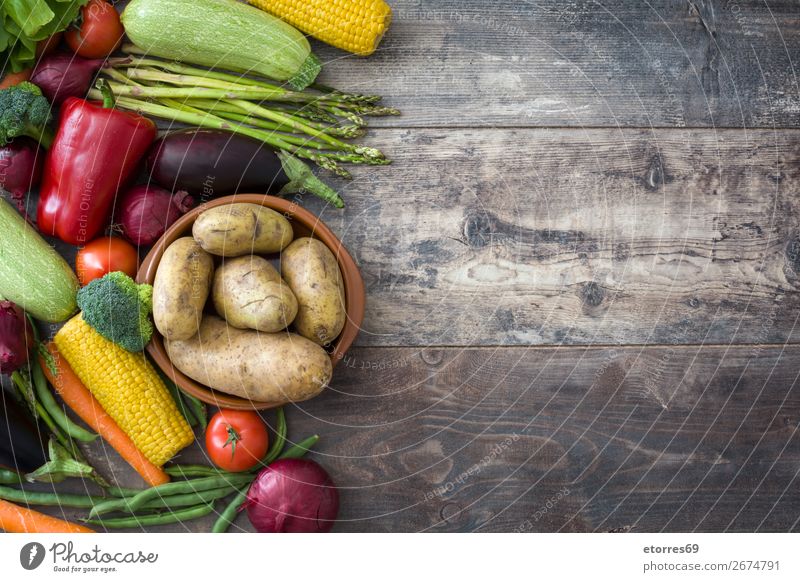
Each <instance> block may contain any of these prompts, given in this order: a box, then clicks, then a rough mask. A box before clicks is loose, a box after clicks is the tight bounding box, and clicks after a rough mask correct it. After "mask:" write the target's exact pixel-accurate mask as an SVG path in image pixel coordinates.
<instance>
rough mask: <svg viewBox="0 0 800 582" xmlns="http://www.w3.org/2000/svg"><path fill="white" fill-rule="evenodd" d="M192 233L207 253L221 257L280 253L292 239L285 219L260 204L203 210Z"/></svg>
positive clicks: (289, 226)
mask: <svg viewBox="0 0 800 582" xmlns="http://www.w3.org/2000/svg"><path fill="white" fill-rule="evenodd" d="M192 236H194V240H196V241H197V242H198V243H199V244H200V246H201V247H203V249H205V250H206V252H209V253H211V254H212V255H219V256H222V257H240V256H242V255H253V254H260V253H277V252H278V251H280V250H283V249H284V248H285V247H286V245H288V244H289V243H290V242H292V238H294V233H293V232H292V225H291V224H289V221H288V220H286V218H285V217H284V216H282V215H280V214H278V213H277V212H275V211H274V210H271V209H270V208H265V207H264V206H261V205H259V204H244V203H241V204H226V205H224V206H217V207H215V208H211V209H209V210H206V211H205V212H203V213H201V214H200V216H198V217H197V220H195V222H194V226H193V227H192Z"/></svg>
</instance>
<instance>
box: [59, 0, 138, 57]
mask: <svg viewBox="0 0 800 582" xmlns="http://www.w3.org/2000/svg"><path fill="white" fill-rule="evenodd" d="M123 34H125V29H124V28H122V23H121V22H120V20H119V14H117V11H116V10H114V7H113V6H112V5H111V4H109V3H108V2H106V1H105V0H89V3H88V4H87V5H86V6H84V7H83V8H81V15H80V18H79V19H78V20H77V21H76V22H75V23H74V24H73V25H72V26H71V27H70V28H69V29H68V30H67V32H66V34H65V35H64V38H65V39H66V41H67V44H68V45H69V48H71V49H72V50H73V51H74V52H76V53H77V54H79V55H80V56H82V57H85V58H87V59H102V58H103V57H107V56H108V55H110V54H111V53H113V52H114V51H115V50H117V48H118V47H119V45H120V43H122V35H123Z"/></svg>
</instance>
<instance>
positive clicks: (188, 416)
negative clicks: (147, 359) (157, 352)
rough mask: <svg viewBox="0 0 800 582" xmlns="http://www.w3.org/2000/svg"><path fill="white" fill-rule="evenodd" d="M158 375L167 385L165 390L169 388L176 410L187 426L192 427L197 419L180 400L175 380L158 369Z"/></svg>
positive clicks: (195, 424)
mask: <svg viewBox="0 0 800 582" xmlns="http://www.w3.org/2000/svg"><path fill="white" fill-rule="evenodd" d="M156 368H157V367H156ZM159 376H161V380H162V381H163V382H164V385H165V386H166V387H167V390H169V393H170V396H172V400H173V401H174V402H175V406H177V407H178V410H179V411H180V413H181V416H183V419H184V420H185V421H186V422H188V423H189V426H191V427H192V428H194V427H196V426H197V419H196V418H195V417H194V415H193V414H192V413H191V412H189V408H188V407H187V406H186V404H185V403H184V402H183V400H181V393H180V390H179V389H178V387H177V386H176V385H175V382H173V381H172V380H170V379H169V377H167V375H166V374H164V373H163V372H160V371H159Z"/></svg>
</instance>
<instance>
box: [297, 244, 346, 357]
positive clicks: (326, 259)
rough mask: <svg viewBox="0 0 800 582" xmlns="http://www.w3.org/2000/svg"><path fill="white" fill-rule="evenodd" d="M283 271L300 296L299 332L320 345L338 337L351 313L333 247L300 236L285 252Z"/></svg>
mask: <svg viewBox="0 0 800 582" xmlns="http://www.w3.org/2000/svg"><path fill="white" fill-rule="evenodd" d="M281 274H282V275H283V279H284V280H285V281H286V282H287V283H288V284H289V287H290V288H291V290H292V292H293V293H294V296H295V297H296V298H297V303H298V310H297V317H295V319H294V327H295V329H296V330H297V333H299V334H300V335H302V336H303V337H307V338H308V339H310V340H311V341H313V342H316V343H318V344H320V345H326V344H328V343H330V342H332V341H333V340H334V339H336V336H338V335H339V334H340V333H341V332H342V328H343V327H344V322H345V319H346V317H347V313H346V311H345V302H344V283H343V282H342V273H341V271H339V263H338V262H337V261H336V257H334V256H333V253H332V252H331V251H330V249H329V248H328V247H326V246H325V244H324V243H322V242H320V241H318V240H317V239H314V238H307V237H306V238H299V239H297V240H296V241H294V242H293V243H292V244H290V245H289V246H288V247H286V249H285V250H284V251H283V253H281Z"/></svg>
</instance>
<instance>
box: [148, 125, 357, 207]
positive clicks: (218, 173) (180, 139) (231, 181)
mask: <svg viewBox="0 0 800 582" xmlns="http://www.w3.org/2000/svg"><path fill="white" fill-rule="evenodd" d="M147 170H148V172H150V176H151V177H152V178H153V180H155V181H156V182H157V183H158V184H160V185H161V186H163V187H164V188H167V189H168V190H170V191H172V192H174V191H176V190H186V191H188V192H189V193H190V194H192V195H195V196H198V197H199V198H200V199H201V200H206V199H208V198H212V197H214V196H224V195H227V194H236V193H237V192H265V193H271V194H288V193H291V192H302V191H308V192H311V193H312V194H315V195H316V196H319V197H320V198H322V199H323V200H326V201H328V202H330V203H331V204H333V205H334V206H336V207H337V208H342V207H343V206H344V202H343V201H342V199H341V197H340V196H339V194H337V193H336V191H335V190H333V189H331V188H330V187H329V186H327V185H326V184H325V183H324V182H322V181H321V180H320V179H319V178H317V177H316V176H314V174H313V173H312V171H311V168H309V167H308V166H307V165H306V164H305V163H304V162H303V161H301V160H300V159H298V158H296V157H295V156H292V155H290V154H288V153H287V152H284V151H275V150H272V149H270V148H269V147H268V146H266V145H264V144H263V143H262V142H260V141H258V140H256V139H253V138H250V137H247V136H244V135H240V134H236V133H232V132H228V131H222V130H217V129H190V130H180V131H175V132H172V133H169V134H167V135H165V136H164V137H162V138H161V139H159V140H158V141H157V142H156V143H154V144H153V147H152V149H151V150H150V153H149V155H148V156H147Z"/></svg>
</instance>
